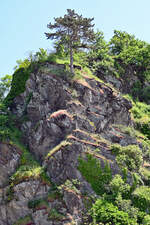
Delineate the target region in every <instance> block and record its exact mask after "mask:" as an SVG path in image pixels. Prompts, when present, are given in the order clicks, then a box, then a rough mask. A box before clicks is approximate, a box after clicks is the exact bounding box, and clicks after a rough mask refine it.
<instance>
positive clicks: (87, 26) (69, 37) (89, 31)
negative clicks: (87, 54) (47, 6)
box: [45, 9, 94, 73]
mask: <svg viewBox="0 0 150 225" xmlns="http://www.w3.org/2000/svg"><path fill="white" fill-rule="evenodd" d="M54 20H55V23H54V24H52V23H49V24H48V25H47V27H48V28H49V29H50V30H54V32H50V33H45V35H46V37H47V39H51V40H54V39H56V40H57V41H59V43H61V44H64V45H65V46H66V47H67V48H68V49H69V52H70V71H71V73H73V51H74V50H75V49H78V48H88V44H89V43H90V42H91V41H92V40H93V39H94V30H93V26H94V24H92V21H93V20H94V18H83V17H82V15H78V14H77V13H75V11H74V10H71V9H67V14H66V15H64V17H58V18H54Z"/></svg>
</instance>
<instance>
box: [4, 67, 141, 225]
mask: <svg viewBox="0 0 150 225" xmlns="http://www.w3.org/2000/svg"><path fill="white" fill-rule="evenodd" d="M61 71H62V65H52V64H50V63H44V64H43V65H41V66H40V68H39V69H37V70H35V71H33V72H32V73H31V74H30V76H29V79H28V80H27V82H26V86H25V91H24V92H23V93H21V94H20V95H18V96H16V97H15V98H14V99H13V102H12V104H11V106H10V110H11V113H12V114H13V115H14V116H15V121H16V123H17V124H16V126H17V127H18V128H19V129H20V130H21V132H22V134H23V136H22V143H24V145H25V146H26V148H27V149H28V150H29V152H28V150H27V152H26V151H25V152H24V153H22V150H21V148H22V147H21V146H19V147H18V145H15V144H13V143H11V141H10V140H9V138H8V139H7V140H6V141H5V142H4V141H2V142H1V144H0V152H1V157H0V168H1V169H0V186H1V189H0V224H1V225H4V224H9V225H12V224H22V225H23V224H24V225H27V224H28V225H29V224H35V225H48V224H51V225H59V224H89V223H90V222H89V221H90V217H89V216H88V215H87V211H88V205H90V204H91V201H93V200H92V197H91V196H96V193H95V190H94V188H93V186H92V184H91V183H90V180H88V179H86V176H85V175H84V174H83V173H82V169H81V166H80V161H81V160H84V161H88V157H89V155H90V156H92V157H93V158H96V159H97V160H99V161H100V162H101V168H102V169H103V168H105V167H106V164H107V165H109V166H110V169H111V173H112V175H115V174H121V175H122V173H123V172H122V170H121V167H120V164H119V163H118V161H117V160H116V155H115V154H113V152H112V151H113V148H112V144H114V143H115V144H116V143H117V144H118V146H123V147H126V146H131V145H132V146H135V145H136V146H137V148H138V149H139V151H141V152H142V151H143V150H142V147H143V146H142V144H141V142H139V141H138V139H139V138H140V137H139V136H138V138H137V136H136V135H131V133H130V132H127V130H126V129H125V127H128V126H131V127H132V126H133V122H132V120H131V114H130V109H131V108H132V103H131V102H130V101H129V100H127V99H126V98H123V97H122V96H121V94H120V93H119V92H118V91H117V90H115V89H114V88H113V87H112V86H111V85H110V84H107V83H104V82H103V81H101V80H100V79H98V78H97V77H95V76H93V75H92V74H91V73H88V72H85V71H84V70H80V71H78V74H76V75H74V77H70V76H69V75H67V74H65V71H63V74H62V72H61ZM141 138H142V137H141ZM28 154H29V155H28ZM139 154H140V153H139ZM22 155H23V157H22ZM24 155H28V157H25V158H24ZM31 157H33V159H34V160H35V165H34V166H31V165H28V164H30V163H29V161H30V160H31ZM131 158H132V159H133V161H134V160H135V158H134V155H132V153H131ZM138 163H140V164H139V167H140V166H142V165H143V164H144V160H143V158H142V157H141V161H138V162H137V163H136V162H135V167H134V168H130V167H129V168H128V169H129V173H128V175H127V179H128V182H129V183H130V182H131V183H132V181H131V172H132V170H134V171H137V170H138V169H137V167H136V166H137V164H138ZM27 165H28V166H27ZM124 165H126V162H125V164H124ZM29 168H30V169H29ZM39 171H42V172H39ZM18 174H19V175H18ZM22 174H23V175H22ZM39 174H40V175H39ZM18 177H19V178H18ZM45 177H46V178H45Z"/></svg>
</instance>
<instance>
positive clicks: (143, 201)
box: [132, 186, 150, 212]
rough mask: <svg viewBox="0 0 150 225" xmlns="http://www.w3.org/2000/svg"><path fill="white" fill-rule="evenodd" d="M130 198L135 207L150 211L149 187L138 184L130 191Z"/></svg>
mask: <svg viewBox="0 0 150 225" xmlns="http://www.w3.org/2000/svg"><path fill="white" fill-rule="evenodd" d="M132 200H133V203H134V205H135V206H136V207H138V208H139V209H140V210H142V211H145V212H150V188H149V187H146V186H140V187H138V188H136V189H135V191H134V192H133V193H132Z"/></svg>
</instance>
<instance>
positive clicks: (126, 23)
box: [0, 0, 150, 76]
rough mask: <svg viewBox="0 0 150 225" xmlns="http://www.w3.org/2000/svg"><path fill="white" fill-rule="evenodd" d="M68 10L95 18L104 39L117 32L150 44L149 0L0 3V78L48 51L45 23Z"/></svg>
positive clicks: (10, 0) (15, 0) (20, 0)
mask: <svg viewBox="0 0 150 225" xmlns="http://www.w3.org/2000/svg"><path fill="white" fill-rule="evenodd" d="M68 8H70V9H74V10H75V11H76V12H77V13H78V14H82V15H83V17H94V23H95V29H99V30H101V31H103V32H104V36H105V39H106V40H110V38H111V37H112V35H113V31H114V30H115V29H116V30H121V31H126V32H128V33H130V34H134V35H135V36H136V37H137V38H139V39H141V40H144V41H147V42H149V43H150V26H149V24H150V0H126V1H124V0H0V76H4V75H5V74H12V73H13V68H14V66H15V65H16V60H17V59H24V58H26V57H28V55H29V53H30V52H31V51H32V52H33V53H34V52H36V51H38V49H39V48H44V49H50V48H51V41H50V40H47V39H46V37H45V35H44V32H48V29H47V24H48V23H49V22H53V18H54V17H59V16H63V15H64V14H65V13H66V9H68Z"/></svg>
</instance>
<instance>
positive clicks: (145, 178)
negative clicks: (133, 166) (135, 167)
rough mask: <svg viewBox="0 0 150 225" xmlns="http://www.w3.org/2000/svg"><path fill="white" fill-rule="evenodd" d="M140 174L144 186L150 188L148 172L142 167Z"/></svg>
mask: <svg viewBox="0 0 150 225" xmlns="http://www.w3.org/2000/svg"><path fill="white" fill-rule="evenodd" d="M140 174H141V177H142V180H143V181H144V184H145V185H148V186H150V170H149V169H146V168H144V167H143V168H141V170H140Z"/></svg>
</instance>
